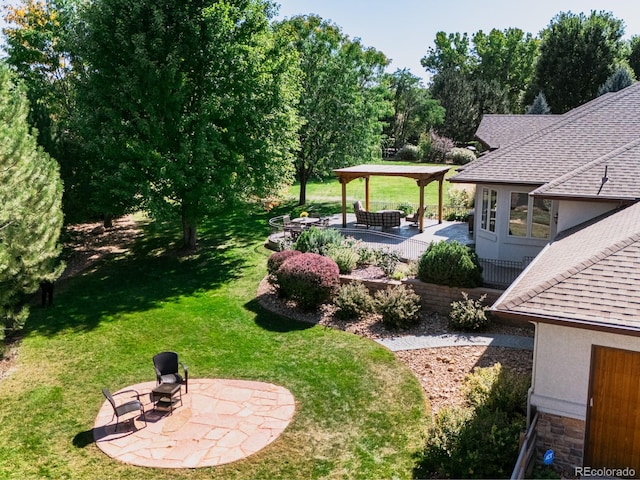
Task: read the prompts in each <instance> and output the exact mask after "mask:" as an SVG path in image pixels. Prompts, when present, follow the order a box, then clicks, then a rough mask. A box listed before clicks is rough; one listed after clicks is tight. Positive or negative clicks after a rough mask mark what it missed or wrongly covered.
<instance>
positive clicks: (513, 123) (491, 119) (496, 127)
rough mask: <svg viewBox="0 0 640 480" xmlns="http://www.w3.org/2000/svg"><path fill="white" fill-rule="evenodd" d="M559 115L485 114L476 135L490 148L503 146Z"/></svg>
mask: <svg viewBox="0 0 640 480" xmlns="http://www.w3.org/2000/svg"><path fill="white" fill-rule="evenodd" d="M561 117H562V116H561V115H493V114H486V115H483V116H482V120H481V121H480V125H479V126H478V130H477V131H476V137H477V138H478V140H480V141H481V142H482V143H484V144H485V145H487V146H488V147H489V148H490V149H496V148H500V147H505V146H507V145H509V144H511V143H513V142H515V141H517V140H520V139H521V138H524V137H526V136H528V135H531V133H533V132H537V131H538V130H542V129H543V128H545V127H548V126H549V125H551V124H552V123H554V122H557V121H558V119H559V118H561Z"/></svg>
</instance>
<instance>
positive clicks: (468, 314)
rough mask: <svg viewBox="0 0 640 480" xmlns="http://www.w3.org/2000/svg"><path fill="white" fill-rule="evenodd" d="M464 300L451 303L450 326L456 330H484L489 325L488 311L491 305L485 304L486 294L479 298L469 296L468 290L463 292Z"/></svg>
mask: <svg viewBox="0 0 640 480" xmlns="http://www.w3.org/2000/svg"><path fill="white" fill-rule="evenodd" d="M462 296H463V297H464V300H459V301H457V302H452V303H451V312H449V326H450V327H451V328H453V329H455V330H462V331H467V332H475V331H478V330H484V329H485V328H487V327H488V326H489V317H487V311H488V310H489V307H487V306H486V305H483V303H482V302H483V301H484V299H485V298H486V297H487V296H486V295H482V296H481V297H480V298H479V299H478V300H474V299H472V298H469V295H467V292H462Z"/></svg>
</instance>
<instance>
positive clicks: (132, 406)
mask: <svg viewBox="0 0 640 480" xmlns="http://www.w3.org/2000/svg"><path fill="white" fill-rule="evenodd" d="M130 392H133V393H134V394H135V397H136V399H135V400H129V401H128V402H124V403H122V404H120V405H116V401H115V400H114V398H113V397H114V396H117V395H122V394H123V393H130ZM102 394H103V395H104V396H105V398H106V399H107V400H109V403H110V404H111V406H112V407H113V416H114V417H116V432H117V431H118V425H120V417H123V416H125V415H127V414H129V413H131V412H136V411H140V412H142V419H143V420H144V424H145V426H146V425H147V417H146V416H145V413H144V405H143V404H142V402H141V401H140V394H139V393H138V392H137V391H136V390H122V391H121V392H117V393H115V394H113V395H112V394H111V392H110V391H109V389H108V388H106V387H105V388H103V389H102ZM131 397H132V398H133V395H132V396H131ZM134 418H135V417H129V418H128V419H127V421H129V420H132V419H134ZM111 420H112V421H113V417H111Z"/></svg>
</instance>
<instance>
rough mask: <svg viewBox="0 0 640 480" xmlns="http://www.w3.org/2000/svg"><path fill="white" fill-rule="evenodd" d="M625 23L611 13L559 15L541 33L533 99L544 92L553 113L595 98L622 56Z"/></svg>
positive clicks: (561, 111)
mask: <svg viewBox="0 0 640 480" xmlns="http://www.w3.org/2000/svg"><path fill="white" fill-rule="evenodd" d="M623 34H624V23H623V21H622V20H619V19H617V18H615V17H614V16H613V14H611V13H606V12H595V11H592V12H591V13H590V15H588V16H586V15H584V14H583V13H580V14H574V13H571V12H568V13H564V12H563V13H559V14H558V15H556V16H555V17H554V18H553V19H552V20H551V23H550V24H549V26H548V27H547V28H546V29H545V30H543V32H542V40H541V43H540V56H539V58H538V61H537V63H536V72H535V79H534V82H533V85H532V88H531V91H532V92H533V95H535V94H537V93H538V92H540V91H542V92H544V95H545V97H546V99H547V102H548V103H549V107H550V108H551V111H552V112H553V113H564V112H566V111H568V110H571V109H572V108H575V107H577V106H579V105H582V104H583V103H585V102H588V101H589V100H592V99H593V98H595V97H596V96H597V94H598V88H599V87H600V86H601V85H602V84H604V83H605V82H606V80H607V78H608V77H609V76H610V75H611V74H612V73H613V72H614V71H615V69H616V68H617V66H618V64H619V62H620V61H621V60H622V59H623V56H624V53H625V52H624V42H623V41H622V36H623Z"/></svg>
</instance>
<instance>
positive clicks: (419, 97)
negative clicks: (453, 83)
mask: <svg viewBox="0 0 640 480" xmlns="http://www.w3.org/2000/svg"><path fill="white" fill-rule="evenodd" d="M387 81H388V83H389V88H390V91H391V94H392V98H393V116H392V117H391V118H390V119H389V127H388V130H387V134H388V136H389V137H392V138H393V139H394V146H395V147H396V148H402V147H403V146H404V145H405V144H407V143H411V144H412V145H417V143H418V140H419V138H420V135H421V134H423V133H426V132H428V131H429V130H430V129H431V128H432V127H437V126H439V125H441V124H442V123H443V122H444V114H445V112H444V108H442V106H441V105H440V103H439V102H438V101H437V100H435V99H433V98H431V95H430V94H429V90H428V89H427V88H425V87H423V86H422V83H421V80H420V78H419V77H416V76H415V75H412V74H411V72H409V70H407V69H402V70H400V69H398V70H396V71H395V72H394V73H393V74H389V75H387Z"/></svg>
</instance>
